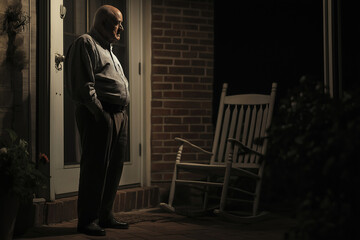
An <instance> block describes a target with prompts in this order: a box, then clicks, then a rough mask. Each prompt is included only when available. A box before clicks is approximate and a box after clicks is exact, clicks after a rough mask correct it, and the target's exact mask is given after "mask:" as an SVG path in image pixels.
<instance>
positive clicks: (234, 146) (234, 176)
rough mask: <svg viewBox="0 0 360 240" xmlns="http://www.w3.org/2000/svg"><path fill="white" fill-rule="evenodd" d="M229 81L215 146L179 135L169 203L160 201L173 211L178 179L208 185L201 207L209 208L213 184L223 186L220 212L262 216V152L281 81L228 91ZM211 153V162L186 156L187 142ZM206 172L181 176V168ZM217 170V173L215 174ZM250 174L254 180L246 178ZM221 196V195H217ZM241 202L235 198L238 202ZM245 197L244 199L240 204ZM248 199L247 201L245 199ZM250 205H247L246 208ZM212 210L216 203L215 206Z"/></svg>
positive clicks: (234, 216)
mask: <svg viewBox="0 0 360 240" xmlns="http://www.w3.org/2000/svg"><path fill="white" fill-rule="evenodd" d="M227 86H228V85H227V84H226V83H225V84H224V85H223V89H222V93H221V98H220V106H219V113H218V117H217V124H216V129H215V136H214V141H213V147H212V152H208V151H206V150H204V149H202V148H200V147H198V146H196V145H194V144H192V143H190V142H189V141H187V140H185V139H181V138H176V139H175V140H177V141H179V142H180V146H179V148H178V153H177V156H176V162H175V167H174V173H173V178H172V182H171V187H170V194H169V201H168V203H160V206H161V207H162V208H163V209H165V210H167V211H170V212H177V211H176V208H175V207H174V206H173V201H174V196H175V187H176V185H180V184H182V185H190V186H203V187H205V188H204V192H205V194H204V199H203V207H202V209H201V211H203V212H206V211H208V210H209V208H208V199H209V198H210V197H211V196H210V195H209V194H208V193H209V189H210V187H217V188H222V191H221V192H222V193H221V197H220V201H217V202H218V204H217V207H216V209H215V210H214V213H215V214H218V215H221V216H223V217H226V218H230V219H235V220H239V219H245V220H249V221H251V219H254V218H258V217H260V216H262V215H264V214H263V213H259V212H258V205H259V197H260V190H261V181H262V175H263V171H264V163H265V162H264V161H262V160H263V159H262V158H261V157H262V156H263V155H265V153H266V146H267V138H266V132H267V131H266V130H267V129H268V128H269V127H270V124H271V119H272V113H273V108H274V102H275V94H276V87H277V84H276V83H273V84H272V89H271V93H270V94H269V95H264V94H241V95H232V96H227V95H226V91H227ZM259 139H262V141H261V143H260V141H258V140H259ZM185 144H186V146H190V147H191V148H193V149H195V150H199V151H201V152H203V153H206V154H208V155H209V156H211V158H210V162H209V164H200V163H190V162H181V155H182V151H183V148H184V145H185ZM180 170H182V171H187V172H192V173H201V174H204V175H205V176H206V180H204V179H201V180H193V179H192V180H188V179H180V177H181V174H179V171H180ZM214 176H218V177H214ZM246 178H248V179H251V180H253V181H254V183H255V184H253V185H251V184H248V183H249V182H246V183H247V184H245V186H244V187H243V185H244V184H242V183H241V180H244V179H246ZM217 198H219V196H218V197H217ZM234 202H236V204H235V205H234V204H230V203H234ZM238 203H241V204H242V205H241V204H238ZM244 203H245V205H244ZM239 205H240V206H242V208H243V207H245V208H246V205H248V206H250V209H251V210H250V211H249V212H243V210H241V212H239V211H232V210H234V209H236V210H238V209H237V208H239V207H238V206H239ZM247 209H248V208H247ZM210 210H211V208H210Z"/></svg>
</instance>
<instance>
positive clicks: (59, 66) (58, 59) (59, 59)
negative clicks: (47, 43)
mask: <svg viewBox="0 0 360 240" xmlns="http://www.w3.org/2000/svg"><path fill="white" fill-rule="evenodd" d="M64 60H65V56H64V55H61V54H59V53H55V68H56V70H58V71H61V70H62V64H61V63H62V62H64Z"/></svg>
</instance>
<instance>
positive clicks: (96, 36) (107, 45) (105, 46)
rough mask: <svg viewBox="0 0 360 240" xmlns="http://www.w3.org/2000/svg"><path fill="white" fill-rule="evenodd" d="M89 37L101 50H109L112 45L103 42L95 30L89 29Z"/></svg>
mask: <svg viewBox="0 0 360 240" xmlns="http://www.w3.org/2000/svg"><path fill="white" fill-rule="evenodd" d="M89 34H90V36H91V37H93V38H94V39H95V40H96V41H97V42H98V43H99V44H100V45H101V46H102V47H103V48H105V49H108V50H111V49H112V44H111V43H110V42H108V41H106V40H105V38H103V37H102V36H101V34H100V33H99V32H98V31H96V29H95V28H91V30H90V33H89Z"/></svg>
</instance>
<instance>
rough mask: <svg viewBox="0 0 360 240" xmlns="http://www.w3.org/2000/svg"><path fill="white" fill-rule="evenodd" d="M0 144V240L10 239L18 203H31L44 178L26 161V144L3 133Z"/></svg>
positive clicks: (30, 162) (28, 158)
mask: <svg viewBox="0 0 360 240" xmlns="http://www.w3.org/2000/svg"><path fill="white" fill-rule="evenodd" d="M6 133H7V134H6V135H5V136H4V139H2V142H1V143H0V186H1V188H0V189H1V194H0V210H1V211H0V222H1V224H0V239H4V240H5V239H12V235H13V230H14V226H15V221H16V215H17V211H18V208H19V204H20V203H21V202H26V201H28V200H29V199H30V200H32V198H33V196H34V193H35V191H36V190H37V189H38V188H39V187H41V186H42V185H43V183H45V179H46V176H45V175H43V174H42V173H41V172H40V171H39V169H38V168H37V164H38V163H35V162H33V161H31V159H30V155H29V152H28V143H27V142H26V141H25V140H24V139H19V138H18V136H17V134H16V133H15V131H13V130H10V129H7V130H6Z"/></svg>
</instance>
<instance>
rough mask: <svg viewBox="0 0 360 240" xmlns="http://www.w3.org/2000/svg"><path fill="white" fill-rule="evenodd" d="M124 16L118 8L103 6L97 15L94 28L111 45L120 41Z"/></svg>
mask: <svg viewBox="0 0 360 240" xmlns="http://www.w3.org/2000/svg"><path fill="white" fill-rule="evenodd" d="M122 22H123V15H122V13H121V12H120V11H119V9H117V8H116V7H113V6H110V5H103V6H101V7H100V8H99V9H98V10H97V11H96V13H95V18H94V23H93V27H94V28H95V29H96V31H98V32H99V33H100V34H101V35H102V37H103V38H105V40H107V41H108V42H110V43H113V42H116V41H118V40H120V32H121V31H124V27H123V26H122Z"/></svg>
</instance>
